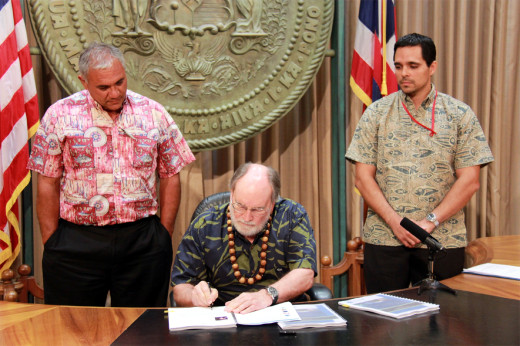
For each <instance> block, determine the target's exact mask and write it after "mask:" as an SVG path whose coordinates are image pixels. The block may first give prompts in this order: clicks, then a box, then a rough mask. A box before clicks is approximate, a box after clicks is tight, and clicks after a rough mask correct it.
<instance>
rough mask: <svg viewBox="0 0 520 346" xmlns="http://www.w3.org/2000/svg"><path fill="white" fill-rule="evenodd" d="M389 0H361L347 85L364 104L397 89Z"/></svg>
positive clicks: (391, 5) (394, 39) (393, 21)
mask: <svg viewBox="0 0 520 346" xmlns="http://www.w3.org/2000/svg"><path fill="white" fill-rule="evenodd" d="M396 39H397V34H396V30H395V7H394V1H393V0H361V4H360V7H359V17H358V22H357V25H356V40H355V43H354V55H353V57H352V70H351V73H350V87H351V88H352V90H353V91H354V94H356V96H357V97H359V98H360V99H361V101H363V103H364V104H365V106H368V105H370V104H371V103H372V102H373V101H375V100H377V99H380V98H381V97H382V96H385V95H388V94H391V93H393V92H395V91H397V79H396V78H395V67H394V58H393V56H394V45H395V41H396Z"/></svg>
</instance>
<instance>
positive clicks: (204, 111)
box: [28, 0, 333, 151]
mask: <svg viewBox="0 0 520 346" xmlns="http://www.w3.org/2000/svg"><path fill="white" fill-rule="evenodd" d="M28 7H29V15H30V20H31V23H32V26H33V29H34V32H35V35H36V39H37V41H38V44H39V46H40V48H41V50H42V53H43V55H44V57H45V59H46V61H47V63H48V64H49V66H50V67H51V69H52V70H53V72H54V74H55V75H56V78H57V79H58V80H59V82H60V84H61V85H62V87H63V88H64V89H65V90H66V91H67V92H68V93H73V92H76V91H79V90H81V89H82V85H81V83H80V82H79V80H78V79H77V74H78V61H79V55H80V53H81V51H82V50H83V49H84V48H85V47H87V46H88V45H89V44H90V42H92V41H100V42H106V43H110V44H113V45H114V46H117V47H119V48H120V49H121V51H122V52H123V53H124V56H125V61H126V71H127V77H128V87H129V89H131V90H133V91H136V92H138V93H140V94H142V95H145V96H147V97H150V98H152V99H154V100H156V101H158V102H160V103H161V104H162V105H163V106H165V108H166V110H167V111H168V112H169V114H170V115H171V116H172V117H173V118H174V120H175V122H176V123H177V125H178V126H179V128H180V129H181V131H182V133H183V135H184V137H185V138H186V140H187V141H188V144H189V146H190V148H191V149H192V150H194V151H200V150H210V149H217V148H221V147H225V146H228V145H231V144H234V143H237V142H240V141H242V140H245V139H247V138H250V137H252V136H254V135H255V134H257V133H259V132H261V131H263V130H265V129H267V128H268V127H269V126H271V125H272V124H273V123H274V122H276V121H277V120H279V119H280V118H281V117H283V116H284V115H285V114H286V113H287V112H288V111H289V110H290V109H291V108H292V107H293V106H294V105H295V104H296V102H298V100H299V99H300V98H301V96H302V95H303V93H304V92H305V91H306V90H307V88H308V87H309V85H310V84H311V82H312V81H313V79H314V76H315V75H316V72H317V70H318V68H319V66H320V65H321V62H322V61H323V58H324V54H325V51H326V48H327V44H328V41H329V37H330V33H331V28H332V21H333V0H84V1H78V0H68V1H66V0H29V1H28Z"/></svg>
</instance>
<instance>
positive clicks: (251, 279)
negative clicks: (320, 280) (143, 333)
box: [172, 163, 316, 313]
mask: <svg viewBox="0 0 520 346" xmlns="http://www.w3.org/2000/svg"><path fill="white" fill-rule="evenodd" d="M229 186H230V191H231V195H230V201H229V203H226V204H222V205H220V206H217V207H214V208H212V209H210V210H208V211H205V212H203V213H201V214H200V215H199V216H198V217H197V218H195V220H193V222H192V223H191V225H190V227H189V228H188V230H187V231H186V233H185V234H184V237H183V239H182V241H181V243H180V244H179V248H178V250H177V256H176V258H175V263H174V266H173V271H172V285H173V286H174V288H173V293H174V297H175V302H176V304H177V306H210V305H211V304H213V303H215V304H217V305H223V304H225V305H226V310H227V311H230V312H238V313H248V312H252V311H255V310H259V309H262V308H265V307H268V306H270V305H273V304H276V303H277V302H278V303H280V302H284V301H288V300H300V299H303V298H304V296H303V293H304V292H305V291H306V290H308V289H309V288H311V286H312V284H313V279H314V276H315V275H316V242H315V239H314V231H313V229H312V227H311V225H310V223H309V218H308V216H307V212H306V211H305V209H304V208H303V206H301V205H300V204H298V203H296V202H294V201H291V200H288V199H283V198H280V197H279V194H280V177H279V175H278V173H277V172H276V171H275V170H274V169H272V168H270V167H266V166H263V165H259V164H253V163H246V164H243V165H242V166H240V167H239V168H238V169H237V170H236V172H235V173H234V175H233V177H232V178H231V181H230V183H229Z"/></svg>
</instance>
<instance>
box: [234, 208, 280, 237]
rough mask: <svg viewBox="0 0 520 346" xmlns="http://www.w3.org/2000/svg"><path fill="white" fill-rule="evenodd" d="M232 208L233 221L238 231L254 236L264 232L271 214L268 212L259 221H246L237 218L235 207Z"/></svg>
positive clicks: (245, 235) (244, 234) (246, 235)
mask: <svg viewBox="0 0 520 346" xmlns="http://www.w3.org/2000/svg"><path fill="white" fill-rule="evenodd" d="M229 209H230V215H231V222H232V224H233V226H235V228H236V230H237V231H238V233H240V234H242V235H243V236H244V237H254V236H256V235H257V234H258V233H260V232H262V231H263V230H264V229H265V225H266V223H267V221H268V220H269V216H270V215H269V214H267V215H266V216H265V217H264V218H263V219H262V220H261V222H259V223H255V222H254V221H250V222H248V221H244V220H241V219H240V218H238V219H237V217H235V211H234V210H233V208H232V207H231V208H229Z"/></svg>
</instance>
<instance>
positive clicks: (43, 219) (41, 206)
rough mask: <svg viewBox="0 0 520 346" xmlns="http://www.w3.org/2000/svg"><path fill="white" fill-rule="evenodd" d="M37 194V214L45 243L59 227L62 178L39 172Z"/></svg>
mask: <svg viewBox="0 0 520 346" xmlns="http://www.w3.org/2000/svg"><path fill="white" fill-rule="evenodd" d="M37 181H38V187H37V194H36V214H37V216H38V223H39V225H40V233H41V235H42V241H43V243H44V244H45V243H46V242H47V240H48V239H49V237H50V236H51V235H52V234H53V233H54V231H56V228H58V219H59V217H60V178H50V177H46V176H43V175H41V174H38V180H37Z"/></svg>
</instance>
